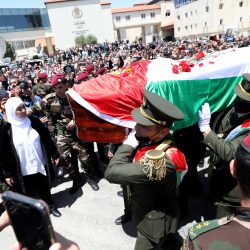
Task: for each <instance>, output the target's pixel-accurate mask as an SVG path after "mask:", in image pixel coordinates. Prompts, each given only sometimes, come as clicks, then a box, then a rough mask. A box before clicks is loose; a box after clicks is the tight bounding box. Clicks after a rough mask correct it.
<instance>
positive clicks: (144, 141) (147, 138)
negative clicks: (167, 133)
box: [135, 129, 161, 143]
mask: <svg viewBox="0 0 250 250" xmlns="http://www.w3.org/2000/svg"><path fill="white" fill-rule="evenodd" d="M160 131H161V129H160V130H158V131H157V132H156V133H155V134H153V135H151V136H150V137H148V136H147V137H141V136H138V135H136V134H135V138H136V140H137V141H138V142H140V143H149V142H150V141H151V138H152V137H154V136H155V135H157V134H158V133H159V132H160Z"/></svg>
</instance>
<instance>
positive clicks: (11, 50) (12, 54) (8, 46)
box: [4, 42, 16, 61]
mask: <svg viewBox="0 0 250 250" xmlns="http://www.w3.org/2000/svg"><path fill="white" fill-rule="evenodd" d="M5 57H10V58H11V61H14V60H15V59H16V51H15V48H14V47H13V46H12V45H11V43H9V42H6V52H5V54H4V58H5Z"/></svg>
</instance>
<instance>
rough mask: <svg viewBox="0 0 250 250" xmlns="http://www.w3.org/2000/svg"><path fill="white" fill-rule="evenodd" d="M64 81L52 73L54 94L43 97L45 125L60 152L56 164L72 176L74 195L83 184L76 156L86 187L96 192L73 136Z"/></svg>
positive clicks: (81, 148) (86, 160) (84, 153)
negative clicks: (86, 178)
mask: <svg viewBox="0 0 250 250" xmlns="http://www.w3.org/2000/svg"><path fill="white" fill-rule="evenodd" d="M66 83H67V81H66V79H65V76H64V74H56V75H54V76H53V78H52V80H51V85H52V87H53V89H54V90H55V93H51V94H49V95H47V96H46V97H45V98H43V102H44V103H45V104H46V112H47V117H48V128H49V130H50V133H51V134H55V136H56V144H57V146H58V150H59V152H60V155H61V161H60V162H59V165H60V166H62V167H63V168H64V169H65V170H66V171H67V173H68V174H69V175H70V176H71V178H72V179H73V186H72V188H71V190H70V193H71V194H74V193H75V192H76V191H77V190H78V189H79V188H80V187H81V186H82V185H83V184H84V180H83V179H82V178H81V177H80V174H79V169H78V160H77V157H78V159H79V160H80V162H81V165H82V166H81V167H82V168H83V169H84V171H85V174H86V176H87V177H88V181H89V184H90V186H91V187H92V188H93V189H94V190H95V191H96V190H98V189H99V187H98V185H97V184H96V183H95V182H94V181H93V180H92V174H93V173H92V166H91V162H90V158H89V155H88V152H87V149H86V147H85V146H84V144H83V143H82V142H81V141H80V140H79V139H78V138H77V136H76V130H75V124H74V121H73V114H72V111H71V108H70V106H69V102H68V100H67V97H66V95H65V92H66V91H67V85H66ZM89 179H91V180H89Z"/></svg>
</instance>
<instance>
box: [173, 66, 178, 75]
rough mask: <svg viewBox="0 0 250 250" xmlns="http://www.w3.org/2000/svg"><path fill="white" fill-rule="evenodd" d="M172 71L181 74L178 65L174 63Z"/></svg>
mask: <svg viewBox="0 0 250 250" xmlns="http://www.w3.org/2000/svg"><path fill="white" fill-rule="evenodd" d="M172 72H173V73H174V74H179V69H178V65H174V66H173V67H172Z"/></svg>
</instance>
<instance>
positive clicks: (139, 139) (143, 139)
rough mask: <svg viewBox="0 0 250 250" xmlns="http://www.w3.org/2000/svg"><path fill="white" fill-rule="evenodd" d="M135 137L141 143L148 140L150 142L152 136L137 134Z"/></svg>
mask: <svg viewBox="0 0 250 250" xmlns="http://www.w3.org/2000/svg"><path fill="white" fill-rule="evenodd" d="M135 138H136V140H137V141H138V142H140V143H148V142H150V137H141V136H137V135H135Z"/></svg>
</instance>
